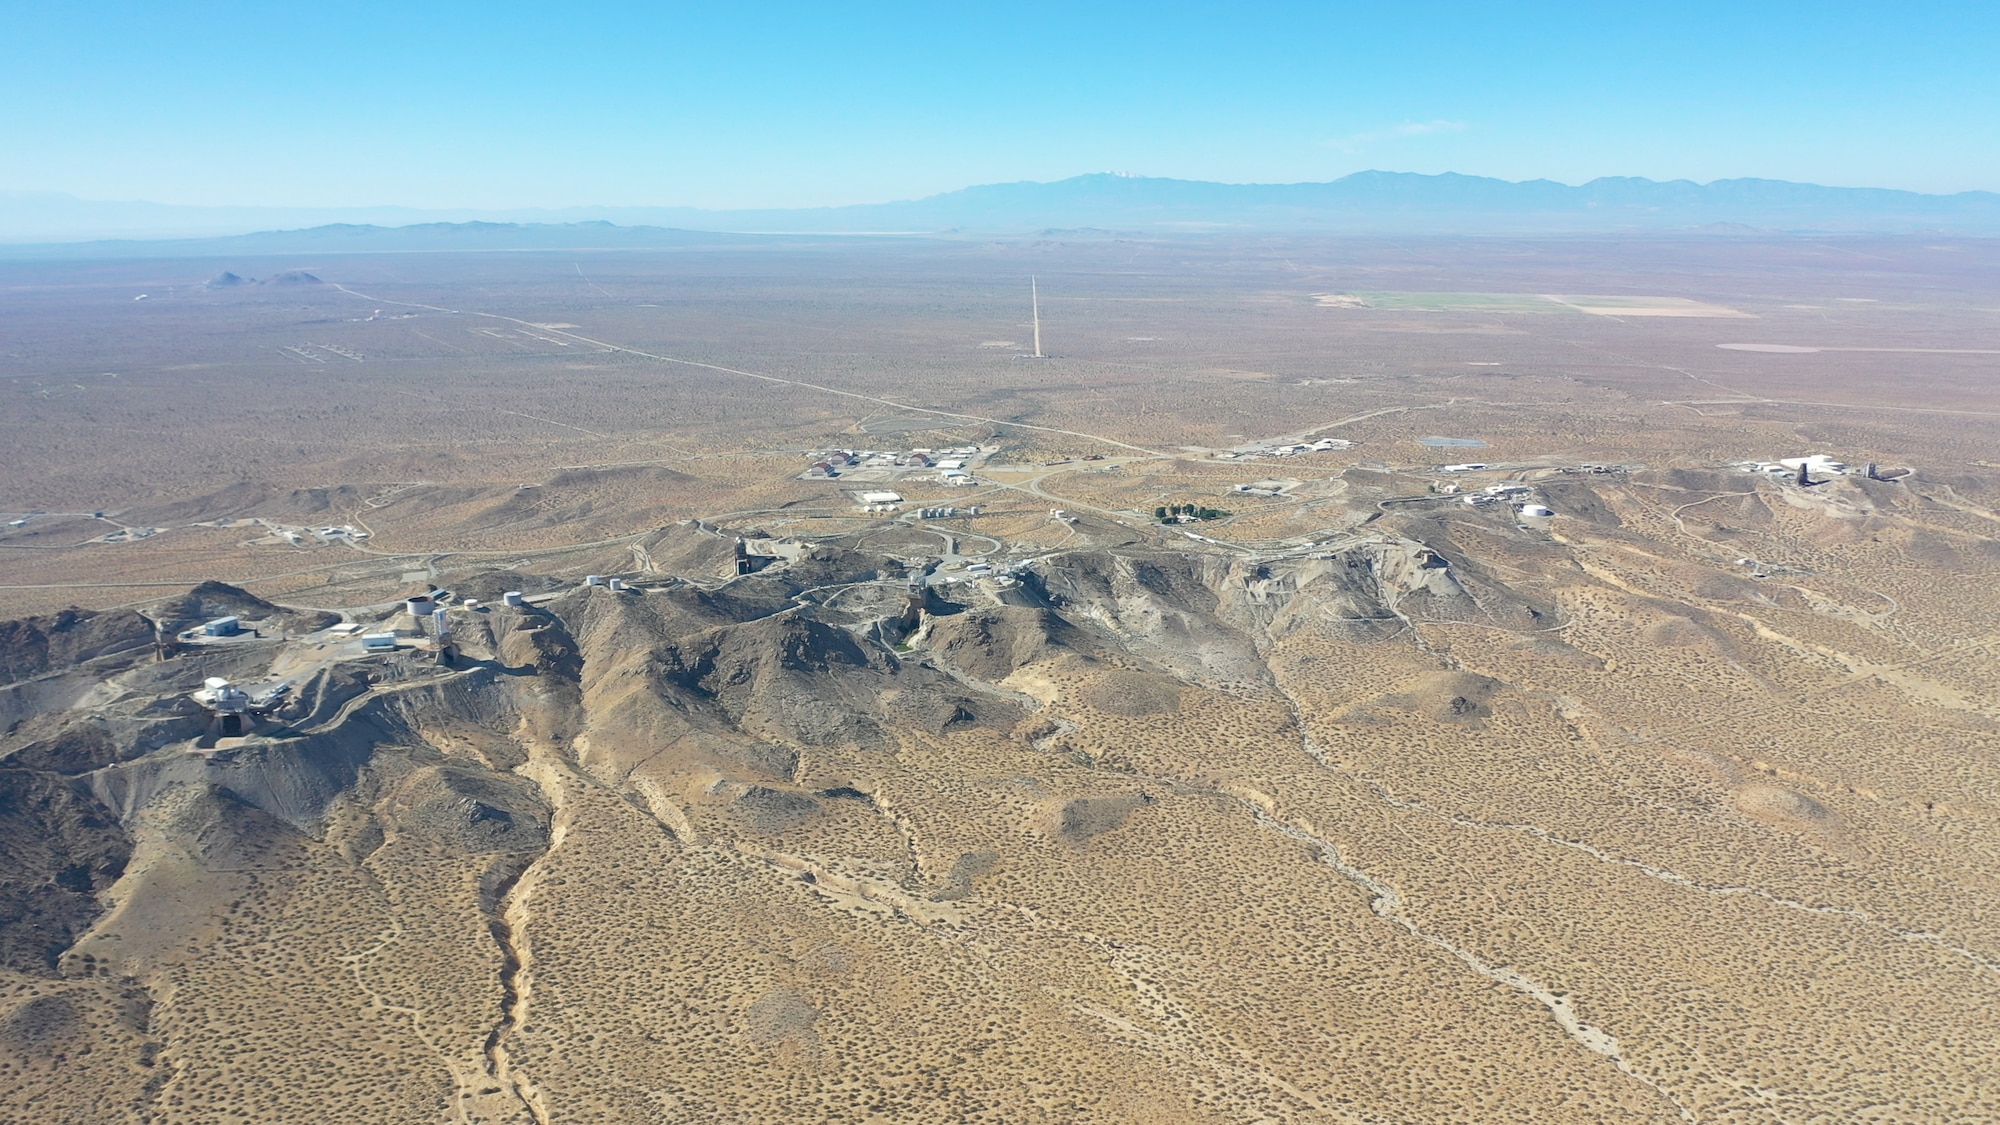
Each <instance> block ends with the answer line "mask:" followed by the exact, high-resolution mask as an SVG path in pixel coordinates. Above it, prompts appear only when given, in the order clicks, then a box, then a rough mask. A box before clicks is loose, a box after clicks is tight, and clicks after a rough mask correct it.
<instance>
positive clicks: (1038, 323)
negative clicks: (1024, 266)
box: [1028, 274, 1049, 359]
mask: <svg viewBox="0 0 2000 1125" xmlns="http://www.w3.org/2000/svg"><path fill="white" fill-rule="evenodd" d="M1028 303H1029V304H1030V305H1031V306H1033V307H1034V310H1035V358H1036V359H1047V358H1049V357H1047V356H1045V355H1043V354H1042V295H1041V293H1040V292H1039V291H1038V290H1037V289H1036V288H1035V275H1034V274H1029V275H1028Z"/></svg>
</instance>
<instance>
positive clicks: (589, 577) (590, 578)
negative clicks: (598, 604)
mask: <svg viewBox="0 0 2000 1125" xmlns="http://www.w3.org/2000/svg"><path fill="white" fill-rule="evenodd" d="M583 584H584V585H586V586H602V585H604V576H603V575H602V574H586V575H584V576H583Z"/></svg>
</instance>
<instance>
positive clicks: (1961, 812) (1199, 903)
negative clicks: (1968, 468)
mask: <svg viewBox="0 0 2000 1125" xmlns="http://www.w3.org/2000/svg"><path fill="white" fill-rule="evenodd" d="M1694 476H1695V475H1694V474H1690V473H1688V472H1681V471H1672V472H1667V471H1662V472H1654V473H1642V474H1639V475H1636V476H1633V477H1632V478H1630V479H1625V478H1619V479H1618V480H1616V481H1607V482H1604V483H1599V484H1588V483H1579V482H1576V481H1560V482H1552V483H1550V484H1549V485H1548V486H1546V488H1545V495H1547V496H1549V497H1550V498H1551V501H1552V502H1554V503H1557V504H1559V506H1560V507H1561V508H1562V510H1563V511H1564V512H1565V513H1566V518H1565V520H1564V521H1563V522H1561V523H1560V524H1557V525H1555V526H1553V527H1551V528H1546V529H1538V528H1530V527H1523V526H1517V525H1516V524H1515V523H1514V522H1513V521H1511V520H1493V519H1487V520H1475V519H1460V518H1452V519H1444V518H1440V517H1438V516H1436V515H1434V514H1426V513H1425V511H1424V510H1415V511H1405V510H1400V509H1399V510H1395V511H1391V510H1390V509H1389V508H1387V507H1384V508H1383V509H1381V510H1382V511H1383V512H1384V513H1386V514H1384V515H1381V516H1379V517H1376V518H1374V519H1372V520H1369V521H1365V524H1364V525H1361V526H1357V527H1356V528H1354V529H1352V530H1349V531H1347V532H1344V533H1342V534H1340V535H1338V536H1336V537H1334V538H1332V539H1328V540H1326V541H1324V542H1321V543H1317V544H1311V545H1308V546H1306V547H1300V548H1296V549H1288V550H1282V551H1270V552H1266V553H1263V554H1261V555H1260V554H1257V553H1255V552H1241V551H1234V552H1232V551H1222V550H1217V549H1212V548H1209V547H1204V546H1203V545H1202V544H1200V543H1194V542H1190V543H1189V544H1188V546H1187V549H1186V550H1173V549H1167V548H1164V547H1162V546H1160V545H1158V543H1157V542H1155V543H1153V544H1151V545H1147V544H1144V543H1135V544H1129V545H1126V546H1122V547H1103V546H1096V547H1085V548H1080V549H1071V550H1057V551H1054V552H1046V551H1045V552H1043V553H1040V554H1037V555H1034V556H1033V557H1024V558H1022V559H1020V560H1018V561H1017V565H1015V566H1014V567H1013V568H1012V574H1011V575H1010V576H1008V577H1007V578H1006V579H1005V580H1002V581H995V580H977V581H973V580H968V581H963V582H954V583H927V582H926V581H925V579H926V578H927V577H928V575H927V573H926V571H925V568H924V567H922V566H919V567H917V568H916V569H915V570H912V569H910V567H909V566H908V565H907V563H908V560H907V559H903V558H900V557H898V556H896V555H894V554H890V553H882V552H881V551H880V549H879V548H878V547H876V546H871V545H870V543H869V542H867V541H866V537H857V536H846V537H841V536H835V537H827V538H824V539H822V540H819V541H816V542H813V543H811V544H807V545H804V546H803V547H801V548H800V549H799V550H797V551H793V552H791V557H788V558H783V559H776V560H774V561H772V565H768V566H765V567H763V569H760V570H755V571H754V572H751V573H743V574H738V573H736V571H737V570H739V569H743V570H749V569H751V568H749V567H739V566H738V565H737V557H738V552H733V551H731V550H729V549H728V545H729V535H728V533H726V532H718V530H717V529H716V528H714V527H711V526H707V525H702V524H690V525H680V526H676V527H670V528H668V529H667V530H665V531H663V532H661V533H659V534H658V535H656V536H653V537H651V538H650V539H648V540H647V541H646V542H645V543H644V544H642V546H641V548H640V549H639V550H638V551H636V552H635V556H636V557H637V558H639V559H640V560H641V565H640V567H639V568H638V569H637V570H634V571H631V572H629V573H628V575H627V579H628V581H629V582H630V585H631V588H630V589H625V590H614V589H610V588H607V587H603V586H576V585H571V584H557V583H553V582H549V583H545V584H542V585H539V586H538V585H536V584H534V582H533V581H532V580H526V581H524V576H522V575H518V574H509V575H497V574H496V575H494V576H492V577H490V578H488V579H482V580H481V582H483V583H484V585H476V587H475V585H473V584H468V588H469V589H476V592H477V593H479V595H480V597H481V598H483V599H485V600H486V603H487V604H485V605H483V606H480V607H478V608H476V609H463V608H459V609H453V610H451V611H450V618H451V620H452V622H453V624H452V632H451V640H452V642H453V650H452V652H451V653H450V655H449V657H448V658H447V659H444V660H440V659H437V658H436V656H435V654H433V653H432V652H431V651H430V650H429V649H428V648H426V646H425V645H423V644H420V643H413V642H411V641H410V640H409V639H408V637H409V636H410V635H412V631H413V630H414V631H415V632H414V635H415V636H416V637H417V638H418V639H419V640H421V635H422V634H421V630H422V628H423V624H422V622H420V621H417V620H414V619H411V618H408V617H407V616H399V615H398V611H399V609H400V607H399V606H398V605H396V604H386V605H382V606H377V607H370V608H368V609H366V610H365V611H363V610H356V611H351V612H350V613H349V616H350V617H351V618H352V620H353V622H354V623H355V624H356V625H357V626H359V627H361V628H365V629H369V630H374V629H401V630H402V631H403V632H404V633H405V635H406V639H405V640H404V641H403V642H402V643H400V644H399V646H398V647H396V648H394V649H392V650H389V651H387V652H372V653H371V652H364V651H362V649H361V648H360V642H359V641H357V640H354V639H352V638H351V637H346V636H345V634H338V633H336V632H335V631H329V630H328V629H327V626H328V625H329V624H330V623H331V622H332V620H333V617H332V615H325V614H316V613H314V612H311V611H297V612H294V611H285V610H281V609H280V608H279V607H276V606H270V605H268V604H267V603H258V602H256V600H255V599H248V597H247V595H242V596H240V597H239V595H241V591H233V590H232V589H231V588H229V587H223V586H219V585H215V586H210V587H204V588H202V589H199V590H196V591H194V592H193V593H192V594H190V595H189V596H188V597H185V598H181V599H177V600H176V601H174V602H171V603H167V604H166V605H164V606H162V607H158V608H157V609H156V610H154V611H152V613H151V615H150V616H142V615H140V614H137V613H132V612H130V611H119V612H107V613H102V614H90V613H85V612H77V613H70V614H65V615H62V616H60V617H51V618H41V619H34V620H25V621H20V622H14V623H10V624H8V625H6V626H4V627H0V628H4V629H5V630H6V632H5V636H7V637H8V638H10V639H9V640H8V642H7V644H6V652H7V662H6V663H5V665H4V666H3V667H0V675H5V676H6V677H7V679H8V680H9V682H8V683H7V684H6V686H5V687H4V688H0V708H4V714H5V717H6V722H7V734H6V736H5V741H4V743H0V754H3V755H4V756H0V856H4V862H0V903H4V905H5V908H6V909H5V911H4V914H0V968H3V969H4V973H0V1090H4V1091H5V1092H6V1093H5V1100H4V1104H0V1119H5V1120H14V1121H24V1122H25V1121H31V1120H32V1121H54V1120H75V1121H157V1122H176V1123H178V1122H188V1123H193V1122H280V1121H292V1120H297V1119H298V1107H299V1106H300V1105H301V1104H307V1103H306V1101H305V1100H306V1099H309V1101H310V1104H314V1105H322V1106H341V1107H344V1108H343V1109H342V1110H341V1111H340V1112H338V1113H334V1114H333V1116H335V1117H338V1118H339V1119H342V1120H354V1121H385V1122H387V1121H393V1122H419V1121H439V1122H502V1121H504V1122H539V1123H553V1122H582V1121H591V1122H720V1121H741V1122H774V1121H820V1120H826V1121H841V1120H850V1121H869V1120H873V1121H909V1122H940V1121H994V1122H1000V1121H1006V1122H1022V1121H1051V1122H1057V1121H1060V1122H1072V1121H1105V1122H1128V1121H1130V1122H1149V1121H1150V1122H1218V1123H1219V1122H1263V1121H1353V1122H1370V1121H1374V1122H1389V1121H1395V1122H1407V1121H1468V1120H1474V1121H1494V1122H1497V1121H1577V1122H1609V1121H1660V1122H1670V1121H1700V1122H1724V1121H1737V1122H1790V1121H1807V1120H1828V1121H1832V1120H1879V1121H1944V1120H1961V1121H1963V1120H1977V1119H1984V1118H1990V1117H1993V1116H1996V1115H2000V1103H1996V1101H1995V1095H1994V1093H1993V1091H1994V1090H1996V1089H2000V1073H1996V1069H2000V1062H1996V1056H1995V1053H1994V1052H1993V1050H1992V1046H1991V1044H1992V1042H1993V1041H1994V1040H1995V1038H1996V1037H2000V1017H1996V1016H1995V1014H1994V1013H1995V1012H1996V1011H2000V1005H1996V1001H2000V934H1996V931H1995V929H1994V922H1993V918H1992V917H1991V914H1992V912H1991V909H1990V905H1991V904H1992V903H1993V902H1995V901H2000V898H1996V890H2000V888H1996V885H1995V876H1994V874H1993V871H1994V861H1995V859H1996V858H1997V857H2000V855H1997V853H2000V819H1996V812H1995V806H1994V803H1993V802H1994V794H1995V793H1996V792H2000V766H1997V765H1996V761H2000V759H1996V757H1995V755H1994V750H1995V748H1996V742H2000V729H1996V720H2000V713H1996V711H2000V703H1996V702H1995V701H1994V699H1993V697H1992V695H1991V692H1990V685H1991V683H1992V678H1991V677H1992V674H1993V672H1994V670H1995V669H1994V665H1993V657H1992V655H1991V649H1990V640H1991V638H1990V637H1988V636H1987V630H1986V627H1985V626H1984V625H1983V624H1982V622H1986V621H1990V620H1992V617H1991V614H1992V611H1993V608H1994V603H1993V596H1992V594H1991V593H1990V591H1991V590H1993V589H1994V588H1995V583H1994V581H1993V579H1994V577H1995V575H1994V573H1993V572H1994V571H1995V570H2000V558H1996V557H1995V556H1994V554H1993V552H1992V551H1990V550H1989V549H1988V547H1990V543H1991V541H1990V540H1989V539H1985V538H1982V537H1981V535H1982V534H1983V533H1984V532H1985V531H1986V530H1988V529H1987V528H1986V527H1985V525H1984V524H1983V523H1978V521H1980V520H1983V519H1988V518H1990V517H1987V516H1980V515H1972V514H1966V513H1964V512H1958V511H1954V510H1952V509H1950V508H1949V506H1948V505H1944V504H1941V503H1939V502H1937V501H1936V500H1935V499H1934V496H1933V495H1932V494H1926V495H1925V496H1921V497H1919V496H1916V495H1914V490H1913V489H1911V488H1906V487H1902V486H1893V485H1888V484H1881V483H1878V482H1874V481H1867V480H1860V479H1858V478H1857V479H1848V480H1845V481H1841V482H1836V484H1835V485H1833V486H1830V487H1827V488H1824V489H1821V490H1820V491H1818V492H1815V493H1806V492H1805V491H1804V490H1800V489H1793V490H1786V489H1783V488H1777V487H1771V486H1762V487H1758V488H1747V489H1746V488H1744V487H1741V486H1740V485H1737V484H1736V483H1735V482H1733V481H1716V480H1707V479H1694ZM1948 491H1949V490H1943V491H1936V490H1934V495H1935V496H1946V493H1947V492H1948ZM1946 499H1949V496H1946ZM1697 501H1700V504H1699V506H1696V502H1697ZM1967 521H1971V522H1972V524H1974V525H1976V530H1968V529H1967V528H1965V527H1960V526H1959V525H1960V524H1962V523H1966V522H1967ZM1780 542H1781V543H1783V544H1784V547H1785V551H1784V554H1785V557H1786V558H1788V559H1790V560H1792V561H1791V562H1790V563H1788V564H1787V566H1788V568H1787V569H1782V570H1781V569H1780V568H1777V567H1775V566H1771V567H1763V566H1756V567H1753V566H1750V565H1746V563H1749V562H1751V561H1752V559H1751V558H1740V557H1739V556H1756V555H1757V554H1758V553H1759V552H1760V550H1761V551H1763V552H1764V553H1768V554H1772V555H1774V556H1775V554H1776V553H1777V552H1776V550H1775V549H1774V548H1772V544H1774V543H1780ZM1940 554H1949V555H1950V556H1951V565H1952V567H1953V573H1954V574H1956V575H1957V576H1958V577H1957V579H1956V580H1955V584H1954V587H1953V589H1952V590H1951V591H1949V592H1941V591H1939V590H1938V589H1937V588H1936V586H1935V584H1934V583H1931V582H1930V581H1929V580H1928V579H1927V577H1926V574H1925V565H1926V564H1925V562H1924V560H1927V559H1933V560H1934V559H1935V558H1936V557H1938V556H1939V555H1940ZM1913 560H1914V561H1913ZM1753 571H1754V573H1752V572H1753ZM524 585H525V586H526V588H528V589H530V590H534V589H541V588H544V587H546V588H548V589H549V590H550V591H551V592H550V593H548V594H546V595H540V596H537V597H535V598H531V599H528V604H523V605H520V606H508V605H501V604H496V603H497V601H498V599H497V597H496V595H497V594H498V593H499V592H500V590H501V589H503V588H521V587H522V586H524ZM488 586H490V587H492V589H490V590H489V589H487V587H488ZM217 607H221V608H227V609H229V610H231V611H232V612H239V613H241V614H242V615H244V616H245V619H246V622H248V621H250V620H251V618H252V617H253V616H255V617H256V619H257V620H259V621H262V622H264V623H265V624H264V625H263V626H262V627H261V628H260V629H259V634H260V635H258V636H256V637H252V638H249V639H247V640H245V641H243V642H242V643H232V644H227V645H224V644H195V643H193V642H190V643H189V644H186V645H179V646H171V645H170V646H168V647H169V649H170V651H169V652H168V653H167V654H166V658H165V659H156V657H155V652H154V641H155V632H154V629H153V622H154V621H162V622H164V623H165V624H164V627H163V628H164V630H165V634H170V633H172V631H173V630H176V629H183V628H185V627H186V626H187V625H188V624H190V623H193V622H196V621H198V620H200V618H201V617H202V616H204V615H206V614H208V613H210V612H212V611H214V610H215V609H216V608H217ZM163 635H164V634H163ZM174 649H178V651H172V650H174ZM211 676H219V677H227V678H231V679H233V680H235V681H237V682H241V683H245V684H251V683H255V682H257V681H259V680H260V677H268V678H269V681H270V682H274V683H275V682H283V683H285V684H286V688H285V690H284V691H283V692H282V693H281V694H280V695H279V696H278V697H276V699H275V701H274V702H273V703H272V704H271V705H270V706H269V707H268V708H267V709H266V710H265V712H264V713H263V717H262V719H261V721H260V722H259V723H258V724H257V725H256V727H255V729H252V730H250V731H248V733H245V734H241V735H239V734H236V733H234V732H230V731H222V732H220V733H218V728H217V727H215V726H214V725H213V724H212V721H211V717H210V716H209V715H208V714H207V712H205V711H204V710H203V708H202V706H200V705H198V704H197V703H196V702H193V701H192V700H191V697H190V695H189V693H190V692H192V691H194V690H195V689H197V688H199V687H200V686H201V684H202V681H203V679H204V678H206V677H211ZM329 1112H331V1111H329Z"/></svg>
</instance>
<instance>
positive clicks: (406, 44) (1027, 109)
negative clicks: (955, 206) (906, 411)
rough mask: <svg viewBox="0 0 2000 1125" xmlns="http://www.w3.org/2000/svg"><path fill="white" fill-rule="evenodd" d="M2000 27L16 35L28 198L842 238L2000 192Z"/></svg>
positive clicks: (1058, 24)
mask: <svg viewBox="0 0 2000 1125" xmlns="http://www.w3.org/2000/svg"><path fill="white" fill-rule="evenodd" d="M1997 49H2000V5H1995V4H1990V3H1989V4H1969V3H1964V4H1962V3H1928V4H1927V3H1900V4H1887V3H1884V4H1845V3H1815V4H1806V3H1758V2H1756V0H1740V2H1737V3H1730V4H1712V3H1704V2H1699V0H1697V2H1692V3H1675V4H1664V3H1662V4H1630V3H1619V2H1617V0H1599V2H1597V3H1591V4H1569V3H1518V4H1514V3H1485V4H1450V3H1422V2H1416V3H1407V2H1406V3H1381V2H1374V3H1366V4H1350V3H1344V2H1323V3H1315V4H1254V3H1248V4H1231V5H1220V4H1216V5H1208V4H1177V5H1169V4H1158V3H1149V4H1116V3H1113V4H1094V5H1092V4H1081V3H1070V4H1039V3H1008V4H992V5H978V4H958V5H944V4H923V5H917V4H908V5H905V4H870V5H859V4H856V5H843V4H825V3H822V4H789V3H765V4H748V3H735V4H676V3H657V4H645V5H638V4H633V5H608V4H569V5H558V4H547V3H543V4H536V5H532V6H530V5H523V4H511V3H486V4H477V5H474V4H415V3H404V4H397V5H379V4H369V3H346V4H328V3H312V2H305V3H293V4H277V3H272V4H260V5H250V4H196V3H154V4H144V5H140V4H132V5H119V4H91V3H76V4H35V5H30V4H26V3H18V4H12V5H9V6H8V11H7V13H6V17H5V33H4V34H0V188H5V189H25V190H52V191H63V192H69V193H73V194H76V195H80V196H84V197H87V198H96V199H149V200H157V201H162V202H169V203H207V204H267V205H287V206H360V205H370V204H403V205H409V206H418V207H433V208H462V207H484V208H511V207H526V206H548V207H558V206H572V205H590V204H601V205H674V204H684V205H694V206H703V207H760V206H809V205H819V204H840V203H854V202H873V201H881V200H889V199H903V198H913V197H917V196H921V195H926V194H930V193H933V192H938V191H946V190H951V189H953V188H958V187H962V186H965V185H968V184H974V183H988V182H994V181H1006V180H1023V179H1033V180H1050V179H1059V178H1062V177H1065V176H1070V175H1074V174H1077V173H1081V172H1091V171H1129V172H1138V173H1143V174H1148V175H1158V176H1176V177H1183V178H1190V179H1212V180H1226V181H1235V182H1250V181H1255V182H1289V181H1298V180H1325V179H1333V178H1336V177H1338V176H1341V175H1344V174H1346V173H1349V172H1353V171H1358V170H1361V169H1366V168H1386V169H1392V170H1398V171H1416V172H1441V171H1458V172H1467V173H1474V174H1482V175H1492V176H1501V177H1505V178H1508V179H1528V178H1534V177H1547V178H1550V179H1557V180H1562V181H1565V182H1570V183H1576V182H1581V181H1583V180H1587V179H1590V178H1592V177H1594V176H1600V175H1640V176H1649V177H1653V178H1655V179H1671V178H1683V177H1684V178H1690V179H1697V180H1703V181H1706V180H1711V179H1717V178H1722V177H1731V176H1766V177H1773V178H1780V179H1796V180H1810V181H1815V182H1819V183H1830V184H1845V185H1856V186H1882V187H1902V188H1910V189H1915V190H1921V191H1959V190H1966V189H1986V190H2000V79H1996V77H1995V72H1996V70H2000V64H1996V59H2000V50H1997Z"/></svg>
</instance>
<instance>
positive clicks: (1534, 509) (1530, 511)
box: [1521, 504, 1555, 518]
mask: <svg viewBox="0 0 2000 1125" xmlns="http://www.w3.org/2000/svg"><path fill="white" fill-rule="evenodd" d="M1521 514H1522V515H1523V516H1527V517H1530V518H1532V517H1535V516H1553V515H1555V511H1554V510H1553V509H1550V508H1546V507H1543V506H1542V505H1540V504H1523V505H1521Z"/></svg>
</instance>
